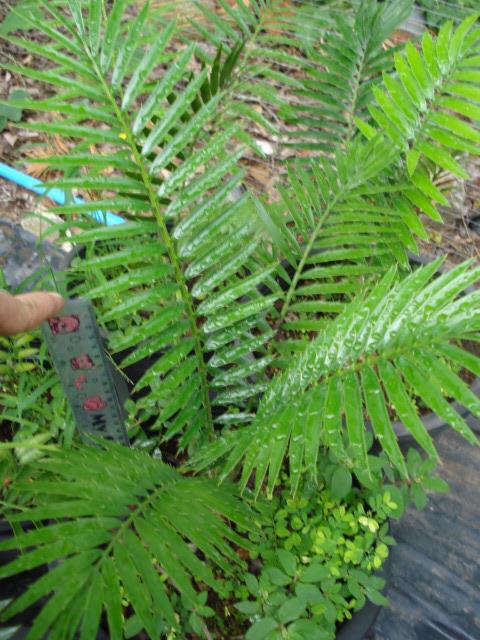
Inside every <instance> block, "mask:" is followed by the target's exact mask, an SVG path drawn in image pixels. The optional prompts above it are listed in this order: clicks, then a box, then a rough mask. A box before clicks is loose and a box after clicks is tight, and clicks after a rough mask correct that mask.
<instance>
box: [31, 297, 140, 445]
mask: <svg viewBox="0 0 480 640" xmlns="http://www.w3.org/2000/svg"><path fill="white" fill-rule="evenodd" d="M42 332H43V335H44V337H45V340H46V342H47V344H48V348H49V351H50V354H51V356H52V358H53V362H54V364H55V368H56V370H57V372H58V375H59V377H60V380H61V383H62V386H63V388H64V390H65V394H66V396H67V398H68V401H69V403H70V406H71V408H72V412H73V415H74V417H75V421H76V423H77V426H78V429H79V431H80V434H81V436H82V438H83V439H84V440H87V441H88V436H89V435H90V436H92V435H93V436H97V437H102V438H106V439H108V440H115V441H116V442H120V443H122V444H125V445H128V444H129V441H128V436H127V431H126V428H125V418H126V413H125V410H124V408H123V406H124V403H125V400H126V399H127V397H128V390H127V386H126V384H125V381H124V379H123V378H122V377H121V376H120V374H119V373H118V372H117V371H116V370H115V369H114V367H113V366H112V364H111V362H110V361H109V360H108V358H107V356H106V353H105V346H104V344H105V341H104V340H103V338H102V336H101V334H100V329H99V327H98V325H97V321H96V318H95V312H94V310H93V305H92V303H91V302H90V301H89V300H83V299H82V298H79V299H76V300H69V301H68V302H66V304H65V306H64V307H63V309H62V310H61V312H60V313H59V315H58V316H55V317H53V318H50V319H49V320H47V321H46V322H44V323H43V325H42Z"/></svg>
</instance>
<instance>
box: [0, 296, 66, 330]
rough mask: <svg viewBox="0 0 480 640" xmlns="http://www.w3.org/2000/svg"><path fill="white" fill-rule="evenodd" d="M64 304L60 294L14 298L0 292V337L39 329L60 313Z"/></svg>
mask: <svg viewBox="0 0 480 640" xmlns="http://www.w3.org/2000/svg"><path fill="white" fill-rule="evenodd" d="M64 302H65V301H64V299H63V298H62V296H61V295H59V294H58V293H47V292H46V291H36V292H34V293H22V294H20V295H18V296H12V295H10V294H9V293H7V292H6V291H0V335H2V336H13V335H15V334H16V333H21V332H22V331H30V330H31V329H34V328H35V327H38V325H39V324H41V323H42V322H43V321H44V320H46V319H47V318H50V317H51V316H54V315H55V314H56V313H58V312H59V311H60V309H61V308H62V307H63V305H64Z"/></svg>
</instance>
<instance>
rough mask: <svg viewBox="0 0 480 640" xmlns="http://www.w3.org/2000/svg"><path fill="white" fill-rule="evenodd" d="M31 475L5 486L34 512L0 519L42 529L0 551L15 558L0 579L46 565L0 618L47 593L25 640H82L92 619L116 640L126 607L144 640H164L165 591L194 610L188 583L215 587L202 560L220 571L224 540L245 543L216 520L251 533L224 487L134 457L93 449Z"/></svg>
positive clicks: (230, 555)
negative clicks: (12, 486) (103, 618)
mask: <svg viewBox="0 0 480 640" xmlns="http://www.w3.org/2000/svg"><path fill="white" fill-rule="evenodd" d="M35 469H36V471H35V475H36V476H37V479H34V480H33V481H29V482H25V483H20V482H19V483H16V489H15V490H16V491H18V492H20V494H21V495H22V498H23V499H25V500H26V501H27V503H28V501H29V500H30V499H34V502H35V506H34V507H32V508H30V509H26V510H22V511H21V512H20V513H14V514H10V515H9V520H10V521H11V522H15V523H16V522H23V521H26V520H30V521H32V522H38V523H39V522H41V521H50V524H47V525H45V526H39V527H38V528H35V529H31V530H28V531H26V532H25V533H22V534H20V535H17V536H15V537H12V538H10V539H9V540H7V541H5V542H3V543H2V544H1V545H0V549H1V550H5V549H18V550H20V551H22V553H21V554H20V555H19V556H18V557H17V558H16V559H15V560H13V561H12V562H10V563H9V564H6V565H4V566H3V567H2V568H1V569H0V578H5V577H8V576H14V575H16V574H17V573H21V572H22V571H25V570H28V569H32V568H34V567H39V566H41V565H44V564H47V563H50V570H49V571H48V572H47V573H46V574H45V575H43V576H42V577H41V578H39V579H38V580H37V581H36V582H34V583H33V584H31V586H30V587H29V588H28V589H27V591H25V592H24V593H23V594H22V595H21V596H20V597H19V598H18V599H17V600H16V601H15V602H14V603H13V604H11V605H10V606H9V607H8V608H7V609H6V611H5V612H4V614H3V619H4V620H6V619H9V618H11V617H12V616H14V615H15V614H16V613H18V612H21V611H23V610H25V609H26V608H28V607H29V606H30V605H32V604H34V603H36V602H38V601H39V600H41V599H43V598H46V597H48V596H50V597H49V599H48V601H47V603H46V604H45V605H44V606H43V609H42V611H41V612H40V614H39V615H38V616H37V618H36V619H35V621H34V623H33V625H32V627H31V629H30V631H29V633H28V635H27V638H28V639H29V640H34V639H35V638H43V637H45V634H46V633H47V632H49V637H51V638H62V639H67V638H73V637H77V636H76V632H77V630H78V631H79V636H78V637H80V638H81V639H82V640H91V639H92V638H95V637H96V635H97V631H98V627H99V624H100V619H101V616H102V612H105V614H106V620H107V621H108V627H109V634H108V635H109V637H110V638H112V639H114V640H117V639H121V638H123V637H124V629H125V623H124V619H125V618H126V615H127V609H126V605H128V607H131V608H132V609H133V612H134V615H135V616H136V617H137V619H138V621H139V623H140V626H141V628H143V629H145V631H146V632H147V634H148V636H149V637H150V638H158V637H160V636H161V635H163V634H166V633H168V632H169V631H170V630H171V629H174V628H177V624H178V623H177V620H176V617H175V612H174V609H173V607H172V604H171V602H170V594H171V593H172V589H177V590H178V591H180V593H181V594H182V596H183V597H184V598H185V601H186V602H188V603H189V606H192V607H194V606H195V602H196V593H195V589H194V585H193V584H192V579H193V580H196V581H202V582H204V583H206V584H208V585H209V586H211V587H212V588H213V589H215V588H217V586H218V585H217V583H216V581H215V579H214V577H213V574H212V571H211V569H210V568H209V567H208V566H207V564H206V563H204V562H203V561H202V558H206V559H208V561H210V562H213V563H214V564H218V566H220V567H221V568H222V569H223V570H224V571H226V572H227V573H228V572H229V571H230V569H231V565H232V563H237V562H238V561H239V560H238V556H237V554H236V553H235V552H234V550H233V549H232V548H231V547H230V543H235V544H238V545H240V546H245V545H246V543H245V542H244V541H243V539H242V538H240V537H239V536H238V535H237V534H235V532H234V531H233V530H232V528H231V527H230V526H228V524H227V523H226V522H225V521H224V519H225V518H226V519H228V520H230V521H231V522H235V523H237V524H238V525H240V526H241V527H242V528H243V529H245V530H249V529H251V527H252V517H251V515H252V514H251V513H250V512H249V511H248V509H247V508H246V507H244V506H243V505H242V504H241V503H240V501H239V500H237V499H236V498H235V497H234V495H233V493H232V492H231V491H230V490H229V489H222V488H219V487H218V485H216V484H215V483H214V482H211V481H208V480H202V479H197V478H188V477H184V476H182V475H181V474H179V473H178V472H176V471H175V470H174V469H172V468H170V467H168V466H167V465H165V464H163V463H161V462H160V461H158V460H155V459H153V458H151V457H150V456H149V455H148V454H147V453H145V452H142V451H139V450H135V449H126V448H125V447H122V446H120V445H116V444H109V443H103V444H102V447H101V448H92V447H82V448H80V449H77V450H70V451H63V452H59V453H56V454H55V455H54V456H53V457H52V458H51V459H48V460H45V461H43V462H39V463H37V464H36V465H35ZM26 549H28V550H26Z"/></svg>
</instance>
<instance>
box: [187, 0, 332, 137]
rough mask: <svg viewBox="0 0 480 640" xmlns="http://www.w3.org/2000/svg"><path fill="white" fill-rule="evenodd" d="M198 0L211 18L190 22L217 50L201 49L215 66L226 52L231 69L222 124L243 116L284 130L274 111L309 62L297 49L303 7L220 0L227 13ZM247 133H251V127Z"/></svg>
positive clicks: (279, 0) (273, 0)
mask: <svg viewBox="0 0 480 640" xmlns="http://www.w3.org/2000/svg"><path fill="white" fill-rule="evenodd" d="M193 4H195V5H196V7H197V8H198V10H199V11H200V12H201V13H202V14H203V15H204V17H205V18H206V21H207V22H208V28H206V27H205V26H204V25H203V24H202V23H201V22H199V21H197V20H192V21H191V22H192V24H193V26H194V27H195V29H196V31H197V32H198V34H199V36H200V38H201V39H202V40H203V42H206V43H209V44H210V45H211V46H212V47H213V48H214V50H215V51H216V56H213V55H212V54H209V53H207V52H206V51H205V50H204V46H202V47H199V48H198V50H197V53H198V55H199V56H202V57H203V59H204V61H205V62H206V63H208V64H213V66H214V68H215V63H216V62H217V61H220V60H221V59H222V57H224V58H225V62H224V65H225V66H227V67H228V68H229V70H231V71H232V73H231V83H230V86H229V87H228V91H227V92H226V94H227V95H226V96H225V100H224V109H223V111H222V113H221V114H220V116H219V118H218V120H217V126H220V125H221V123H222V122H223V123H224V122H228V121H231V120H232V119H233V120H238V119H239V118H241V119H243V120H245V121H246V122H247V123H248V122H250V123H252V122H253V123H255V124H256V125H258V126H259V127H260V128H261V131H263V132H264V133H265V132H267V133H269V134H275V135H277V136H278V135H280V133H281V130H280V128H279V127H278V126H277V122H276V121H277V120H278V117H277V118H275V117H272V113H278V112H279V110H280V109H282V108H283V107H285V106H286V105H287V102H286V100H285V98H284V96H283V92H284V90H285V89H289V90H291V89H292V88H294V89H297V90H298V89H300V88H301V86H302V85H301V82H300V81H299V79H297V77H296V75H297V73H298V72H299V71H301V70H302V69H303V68H304V67H306V66H308V64H309V63H308V62H307V61H306V60H305V59H304V58H303V57H302V56H299V55H296V54H295V51H296V50H297V49H298V45H299V40H298V35H297V33H296V30H295V29H296V28H297V27H296V17H297V13H298V11H299V10H298V8H297V7H295V6H294V5H293V4H291V5H290V4H288V5H287V4H286V3H285V1H284V0H265V1H264V0H262V1H261V2H259V1H258V0H252V1H249V2H248V3H247V2H245V0H237V1H236V2H235V4H234V5H233V6H232V4H231V3H229V2H228V1H227V0H219V3H218V4H219V7H220V8H221V10H222V12H223V13H222V14H218V13H216V12H214V11H212V10H211V9H209V7H208V6H206V4H205V3H202V2H194V3H193ZM320 12H321V10H320ZM232 56H233V57H234V58H235V64H236V68H235V69H234V70H233V69H231V67H232V65H231V63H230V64H229V58H231V57H232ZM292 71H293V72H294V73H292ZM220 77H221V74H220ZM257 105H258V106H257ZM247 129H248V127H247ZM244 135H245V136H247V134H246V131H244ZM248 140H249V142H250V144H251V146H254V147H255V146H256V145H255V140H254V139H253V138H252V137H251V136H248Z"/></svg>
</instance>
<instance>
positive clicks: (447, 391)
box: [198, 260, 480, 492]
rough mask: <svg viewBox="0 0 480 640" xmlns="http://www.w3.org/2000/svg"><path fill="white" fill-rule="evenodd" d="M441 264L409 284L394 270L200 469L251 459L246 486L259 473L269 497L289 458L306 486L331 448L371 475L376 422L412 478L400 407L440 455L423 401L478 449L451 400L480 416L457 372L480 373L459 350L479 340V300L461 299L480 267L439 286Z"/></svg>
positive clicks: (466, 267) (308, 351) (297, 362)
mask: <svg viewBox="0 0 480 640" xmlns="http://www.w3.org/2000/svg"><path fill="white" fill-rule="evenodd" d="M439 265H440V261H439V260H437V261H435V262H432V263H431V264H430V265H428V266H426V267H422V268H420V269H418V270H417V271H415V272H414V273H412V274H411V275H409V276H408V277H407V278H406V279H404V280H402V281H400V282H395V279H396V276H395V270H394V269H392V270H390V271H389V272H388V273H387V274H386V275H385V276H384V278H383V279H382V280H380V282H379V283H378V284H377V286H376V287H375V288H374V289H373V291H372V292H371V294H370V295H369V296H368V297H367V298H366V299H362V298H361V299H359V300H358V301H356V302H355V303H352V304H350V305H349V306H348V307H347V308H346V310H345V311H344V312H343V314H341V315H340V316H339V317H338V318H337V319H336V320H335V321H334V322H331V323H329V324H328V325H327V326H326V328H325V330H324V331H323V332H322V333H321V334H319V335H318V337H317V338H315V340H313V341H312V342H311V343H310V344H309V345H308V346H307V347H306V348H305V349H304V351H303V352H302V353H301V354H299V355H298V356H297V357H296V358H295V359H294V360H293V361H292V362H291V364H290V366H289V367H288V368H287V369H286V370H285V371H284V372H283V373H282V374H280V375H279V376H277V377H276V378H275V379H274V380H272V382H271V384H270V386H269V388H268V390H267V391H266V393H265V394H264V396H263V398H262V400H261V402H260V405H259V410H258V413H257V416H256V420H255V422H254V423H253V424H252V426H251V427H248V428H246V429H241V430H239V431H238V432H232V433H230V434H228V435H227V437H226V438H224V439H223V440H222V441H220V442H219V443H217V445H216V446H215V447H213V448H210V449H205V451H204V455H202V456H200V457H199V459H198V464H199V465H200V467H202V466H204V465H205V464H210V463H212V462H213V461H214V460H215V459H218V458H219V457H221V456H223V455H226V454H227V453H228V454H229V456H228V461H227V463H226V466H225V472H227V471H230V470H231V469H232V468H233V467H234V466H236V465H237V464H238V463H239V462H240V461H241V460H242V459H243V476H242V483H243V485H244V486H245V484H246V482H247V481H248V479H249V477H250V475H251V474H252V472H253V471H254V470H255V473H256V478H255V482H256V490H257V492H258V491H260V488H261V487H262V484H263V481H264V479H265V477H266V474H267V472H268V489H269V491H270V492H271V491H272V490H273V487H274V486H275V483H276V480H277V477H278V474H279V472H280V469H281V465H282V463H283V460H284V459H285V457H289V459H290V473H291V475H292V480H293V486H297V483H298V479H299V478H300V477H301V475H302V473H303V472H304V471H305V470H306V471H308V472H309V473H311V474H313V475H314V474H315V468H316V459H317V452H318V448H319V445H327V446H329V447H331V448H332V449H334V450H336V451H337V453H338V454H339V455H340V456H342V457H344V458H347V457H350V459H351V460H353V461H356V463H357V464H358V465H359V467H360V468H361V469H362V470H363V472H366V473H368V458H367V451H366V444H365V430H366V428H367V424H368V423H367V420H369V421H370V424H371V428H372V429H373V432H374V434H375V435H376V437H377V438H378V441H379V443H380V445H381V446H382V447H383V449H384V450H385V452H386V454H387V455H388V456H389V458H390V460H391V462H392V464H393V465H395V466H396V467H397V468H398V470H399V471H400V472H401V473H403V474H406V470H405V465H404V462H403V457H402V454H401V452H400V449H399V447H398V444H397V439H396V435H395V432H394V430H393V426H392V416H391V409H393V410H394V412H395V415H396V417H397V418H398V419H400V420H401V421H402V423H403V424H404V425H405V427H406V428H407V429H408V430H409V431H410V433H411V434H412V436H413V437H414V438H415V440H416V441H417V443H418V444H419V445H420V446H421V447H422V448H423V449H424V450H425V451H426V452H427V453H428V454H429V455H430V456H431V457H433V458H436V457H437V453H436V450H435V447H434V444H433V441H432V439H431V438H430V436H429V435H428V433H427V431H426V429H425V426H424V425H423V423H422V421H421V418H420V416H419V415H418V409H417V406H416V403H417V398H420V399H421V400H422V402H423V403H424V404H425V405H426V406H427V407H428V408H429V409H430V410H432V411H433V412H434V413H436V414H437V415H439V416H440V417H441V418H442V419H443V420H445V422H446V423H449V424H450V425H451V426H452V427H453V428H454V429H456V430H457V431H458V432H459V433H460V434H461V435H462V436H464V437H465V438H467V439H468V440H469V441H470V442H471V443H473V444H478V440H477V437H476V436H475V434H474V433H473V432H472V430H471V429H470V427H469V426H468V425H467V423H466V422H465V421H464V419H463V418H462V417H461V416H460V415H459V414H458V413H457V412H456V411H455V409H454V408H453V407H452V406H451V405H450V404H449V399H452V398H453V399H455V400H458V401H459V402H460V403H461V404H463V405H464V406H466V407H468V409H469V410H470V411H471V412H472V413H473V414H474V415H477V416H479V415H480V402H479V400H478V398H477V397H476V396H475V394H474V393H473V392H472V391H471V390H470V389H469V387H468V386H467V385H466V384H465V382H463V381H462V379H461V378H460V377H459V375H458V374H457V373H455V371H458V369H459V368H460V367H463V368H465V369H467V370H469V371H472V372H474V373H477V372H478V371H479V367H480V360H479V359H478V358H477V357H476V356H473V355H472V354H471V353H468V352H467V351H465V350H464V349H463V348H462V347H461V346H459V345H461V342H462V341H463V340H470V339H473V340H477V339H478V331H479V329H480V320H479V318H480V313H479V304H480V296H479V294H478V291H474V292H469V293H466V294H462V292H464V291H465V289H466V288H468V287H469V286H471V285H472V284H473V283H475V282H476V281H478V279H479V276H480V269H479V268H478V267H477V268H474V269H471V268H470V267H471V265H472V263H471V262H466V263H463V264H461V265H459V266H457V267H455V268H454V269H452V270H451V271H450V272H447V273H445V274H444V275H442V276H439V277H438V278H435V279H433V276H434V275H435V272H436V271H437V269H438V267H439ZM452 364H453V365H454V366H453V367H452ZM299 416H301V417H302V419H299ZM347 447H348V448H347ZM302 461H303V463H302Z"/></svg>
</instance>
